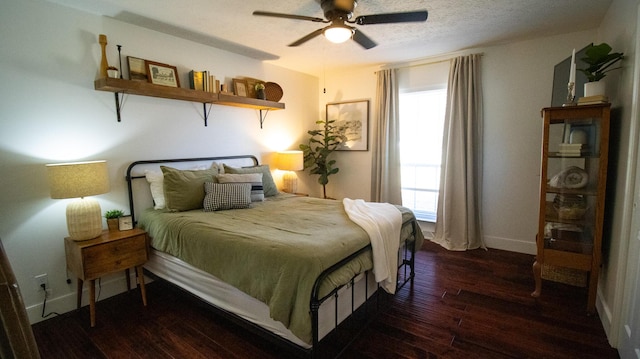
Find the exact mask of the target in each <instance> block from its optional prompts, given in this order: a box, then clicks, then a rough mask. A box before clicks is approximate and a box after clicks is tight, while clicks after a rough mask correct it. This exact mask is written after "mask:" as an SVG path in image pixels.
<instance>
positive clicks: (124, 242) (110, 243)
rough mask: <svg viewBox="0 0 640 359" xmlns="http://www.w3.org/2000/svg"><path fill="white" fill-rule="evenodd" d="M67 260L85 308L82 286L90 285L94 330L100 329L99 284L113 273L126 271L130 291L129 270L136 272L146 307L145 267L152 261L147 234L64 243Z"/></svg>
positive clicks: (135, 231)
mask: <svg viewBox="0 0 640 359" xmlns="http://www.w3.org/2000/svg"><path fill="white" fill-rule="evenodd" d="M64 249H65V254H66V257H67V269H68V270H69V271H71V272H72V273H74V274H75V275H76V276H77V277H78V298H77V300H78V302H77V307H78V308H80V307H81V305H82V286H83V284H84V281H87V280H88V281H89V283H90V284H89V295H90V297H89V310H90V313H91V326H92V327H94V326H95V325H96V289H95V280H96V279H98V278H100V277H102V276H104V275H106V274H109V273H113V272H118V271H122V270H124V271H126V276H127V289H129V288H130V284H129V268H135V269H136V271H137V276H138V281H139V283H140V293H141V294H142V303H143V304H144V306H146V305H147V292H146V289H145V287H144V275H143V273H142V265H143V264H144V263H145V262H146V261H147V259H148V252H147V232H145V231H143V230H141V229H138V228H134V229H132V230H127V231H109V230H105V231H103V232H102V234H101V235H100V237H97V238H94V239H90V240H87V241H78V242H76V241H74V240H72V239H71V238H68V237H67V238H65V239H64Z"/></svg>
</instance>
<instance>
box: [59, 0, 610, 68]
mask: <svg viewBox="0 0 640 359" xmlns="http://www.w3.org/2000/svg"><path fill="white" fill-rule="evenodd" d="M49 1H51V2H55V3H59V4H62V5H65V6H70V7H73V8H77V9H80V10H83V11H87V12H91V13H94V14H98V15H104V16H109V17H113V18H115V19H118V20H121V21H125V22H130V23H133V24H136V25H139V26H143V27H148V28H150V29H153V30H157V31H161V32H166V33H169V34H172V35H175V36H180V37H184V38H189V39H191V40H194V41H198V42H201V43H205V44H209V45H213V46H215V47H219V48H222V49H226V50H229V51H233V52H237V53H241V54H244V55H247V56H251V57H255V58H258V59H262V60H266V61H269V62H271V63H274V64H276V65H279V66H282V67H286V68H290V69H294V70H297V71H301V72H306V73H310V74H314V75H319V74H320V73H321V72H322V71H323V70H328V69H332V68H339V67H349V66H354V65H376V64H385V63H392V62H407V61H412V60H416V59H420V58H425V57H430V56H436V55H440V54H444V53H450V52H456V51H460V50H464V49H467V48H473V47H480V46H486V45H492V44H499V43H505V42H511V41H516V40H524V39H530V38H535V37H539V36H546V35H552V34H560V33H568V32H573V31H581V30H586V29H591V28H594V27H597V26H598V25H599V24H600V22H601V20H602V17H603V16H604V14H605V12H606V10H607V8H608V7H609V5H610V3H611V0H588V1H587V0H430V1H425V0H402V1H389V0H359V2H358V6H357V8H356V10H355V12H354V16H360V15H371V14H378V13H389V12H403V11H415V10H424V9H426V10H427V11H429V18H428V20H427V21H426V22H424V23H404V24H378V25H366V26H357V27H358V29H359V30H360V31H362V32H363V33H364V34H366V35H367V36H368V37H370V38H371V39H372V40H374V41H375V42H377V43H378V46H376V47H374V48H372V49H369V50H365V49H363V48H362V47H360V46H359V45H358V44H357V43H355V42H353V41H348V42H346V43H343V44H332V43H329V42H328V41H327V40H326V39H325V38H324V37H322V36H318V37H316V38H314V39H312V40H310V41H309V42H307V43H305V44H303V45H301V46H299V47H288V46H287V45H288V44H290V43H291V42H293V41H295V40H297V39H299V38H301V37H303V36H305V35H307V34H308V33H310V32H312V31H314V30H316V29H318V28H320V27H324V26H326V24H322V23H314V22H310V21H301V20H291V19H282V18H271V17H261V16H253V15H252V12H253V11H254V10H263V11H271V12H279V13H288V14H296V15H304V16H311V17H320V18H323V17H324V16H323V12H322V10H321V8H320V4H319V3H318V0H276V1H274V0H241V1H232V0H188V1H184V0H180V1H179V0H135V1H134V0H90V1H87V0H49Z"/></svg>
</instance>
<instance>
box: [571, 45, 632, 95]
mask: <svg viewBox="0 0 640 359" xmlns="http://www.w3.org/2000/svg"><path fill="white" fill-rule="evenodd" d="M611 50H612V48H611V46H609V45H608V44H607V43H604V42H603V43H601V44H600V45H593V44H591V45H590V46H589V47H587V49H586V50H585V55H586V57H583V58H582V61H584V62H585V63H586V64H587V65H589V66H588V67H587V68H584V69H578V70H579V71H581V72H582V73H583V74H585V76H587V81H588V82H587V83H585V84H584V95H585V97H586V96H594V95H603V94H604V83H602V82H600V80H601V79H602V78H604V77H605V76H606V73H607V72H609V71H612V70H616V69H619V68H620V67H614V68H611V66H613V65H614V64H615V63H617V62H618V61H620V60H622V59H623V58H624V57H623V55H624V54H623V53H622V52H614V53H611Z"/></svg>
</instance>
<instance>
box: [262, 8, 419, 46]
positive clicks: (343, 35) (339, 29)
mask: <svg viewBox="0 0 640 359" xmlns="http://www.w3.org/2000/svg"><path fill="white" fill-rule="evenodd" d="M317 1H318V2H320V7H321V8H322V11H324V17H325V18H326V19H322V18H319V17H311V16H304V15H292V14H281V13H275V12H269V11H254V12H253V15H257V16H271V17H280V18H285V19H293V20H306V21H313V22H321V23H325V24H326V23H331V25H329V26H326V27H324V28H321V29H318V30H316V31H314V32H312V33H310V34H308V35H306V36H304V37H302V38H300V39H298V40H296V41H294V42H292V43H291V44H289V46H299V45H302V44H304V43H305V42H307V41H309V40H311V39H313V38H314V37H316V36H318V35H320V34H324V36H325V37H326V38H327V39H328V40H329V41H331V42H334V43H341V42H345V41H347V40H349V39H353V40H354V41H355V42H357V43H358V44H360V46H362V47H364V48H365V49H370V48H372V47H375V46H376V45H377V44H376V43H375V42H374V41H373V40H371V39H370V38H369V37H367V36H366V35H365V34H364V33H362V31H359V30H358V29H356V28H355V27H354V26H350V25H349V24H356V25H374V24H390V23H399V22H418V21H426V20H427V16H428V15H429V13H428V12H427V10H422V11H411V12H400V13H387V14H376V15H362V16H358V17H356V18H355V19H353V20H351V18H352V17H353V10H354V9H355V8H356V6H357V5H358V2H357V0H317Z"/></svg>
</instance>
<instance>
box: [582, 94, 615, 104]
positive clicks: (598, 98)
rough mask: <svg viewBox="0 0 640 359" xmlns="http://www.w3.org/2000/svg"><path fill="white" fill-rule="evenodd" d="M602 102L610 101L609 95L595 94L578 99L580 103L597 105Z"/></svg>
mask: <svg viewBox="0 0 640 359" xmlns="http://www.w3.org/2000/svg"><path fill="white" fill-rule="evenodd" d="M601 103H609V97H608V96H606V95H595V96H586V97H580V98H579V99H578V105H597V104H601Z"/></svg>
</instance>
